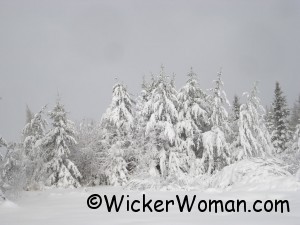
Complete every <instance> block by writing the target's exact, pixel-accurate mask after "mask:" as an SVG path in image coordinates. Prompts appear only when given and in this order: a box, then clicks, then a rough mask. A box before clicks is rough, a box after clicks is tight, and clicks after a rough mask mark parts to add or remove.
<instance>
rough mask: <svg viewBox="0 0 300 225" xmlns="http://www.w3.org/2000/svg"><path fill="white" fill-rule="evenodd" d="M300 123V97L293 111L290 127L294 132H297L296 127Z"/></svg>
mask: <svg viewBox="0 0 300 225" xmlns="http://www.w3.org/2000/svg"><path fill="white" fill-rule="evenodd" d="M299 123H300V95H299V97H298V100H297V101H296V102H295V103H294V105H293V108H292V110H291V117H290V127H291V130H292V131H296V126H297V125H298V124H299Z"/></svg>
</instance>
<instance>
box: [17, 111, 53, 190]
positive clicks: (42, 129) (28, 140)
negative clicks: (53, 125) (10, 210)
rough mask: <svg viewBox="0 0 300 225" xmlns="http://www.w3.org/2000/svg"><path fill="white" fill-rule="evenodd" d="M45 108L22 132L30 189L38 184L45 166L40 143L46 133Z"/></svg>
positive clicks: (28, 186) (33, 116)
mask: <svg viewBox="0 0 300 225" xmlns="http://www.w3.org/2000/svg"><path fill="white" fill-rule="evenodd" d="M45 108H46V106H44V107H43V108H42V109H41V110H40V111H39V112H38V113H36V114H35V115H32V118H31V120H30V121H29V122H28V123H27V124H26V125H25V127H24V129H23V132H22V134H23V138H24V141H23V148H24V154H25V161H26V162H25V167H26V177H27V188H29V189H30V188H33V187H32V186H33V185H36V184H37V182H38V179H39V176H40V173H41V171H40V170H41V167H42V164H43V159H42V152H41V148H40V146H39V143H40V141H41V140H42V139H43V138H44V136H45V133H46V125H47V121H46V120H45V119H44V118H43V114H44V111H45Z"/></svg>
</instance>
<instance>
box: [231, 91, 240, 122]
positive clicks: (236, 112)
mask: <svg viewBox="0 0 300 225" xmlns="http://www.w3.org/2000/svg"><path fill="white" fill-rule="evenodd" d="M240 107H241V104H240V99H239V97H238V96H237V95H234V97H233V103H232V109H231V110H232V120H233V121H237V120H238V119H239V118H240Z"/></svg>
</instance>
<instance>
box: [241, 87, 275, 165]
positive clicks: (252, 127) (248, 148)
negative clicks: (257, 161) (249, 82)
mask: <svg viewBox="0 0 300 225" xmlns="http://www.w3.org/2000/svg"><path fill="white" fill-rule="evenodd" d="M257 94H258V90H257V83H255V85H254V86H253V89H252V91H251V93H250V94H249V93H244V95H245V96H246V98H247V102H246V103H245V104H242V105H241V112H240V119H239V140H240V144H241V146H242V151H241V152H240V153H239V155H238V156H237V159H241V158H247V157H265V156H267V155H270V154H271V153H272V151H273V146H272V143H271V138H270V134H269V132H268V130H267V128H266V126H265V120H264V112H265V111H264V108H263V106H262V105H261V104H260V99H259V98H258V96H257Z"/></svg>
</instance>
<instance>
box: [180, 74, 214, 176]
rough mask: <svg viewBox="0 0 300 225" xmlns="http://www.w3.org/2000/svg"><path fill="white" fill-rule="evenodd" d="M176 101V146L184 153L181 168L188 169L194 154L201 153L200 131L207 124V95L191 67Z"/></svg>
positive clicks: (206, 127) (202, 130)
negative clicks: (177, 103)
mask: <svg viewBox="0 0 300 225" xmlns="http://www.w3.org/2000/svg"><path fill="white" fill-rule="evenodd" d="M178 102H179V107H178V108H179V109H178V111H179V114H178V123H177V134H178V135H179V137H180V140H179V143H178V148H179V149H180V150H181V151H182V152H183V153H185V157H184V158H183V159H181V160H182V161H183V162H182V163H181V164H182V166H184V168H183V169H184V170H186V171H189V170H190V167H193V165H192V164H193V163H194V160H195V156H196V155H201V154H202V151H203V149H202V133H203V132H204V131H206V130H207V129H208V125H209V113H208V112H207V111H206V110H207V109H208V108H209V106H208V102H207V95H206V94H205V93H204V92H203V91H202V90H201V89H200V87H199V84H198V79H197V76H196V74H195V73H194V72H193V70H192V69H191V71H190V73H189V74H188V80H187V82H186V84H185V85H184V86H183V87H182V88H181V89H180V90H179V92H178Z"/></svg>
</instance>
